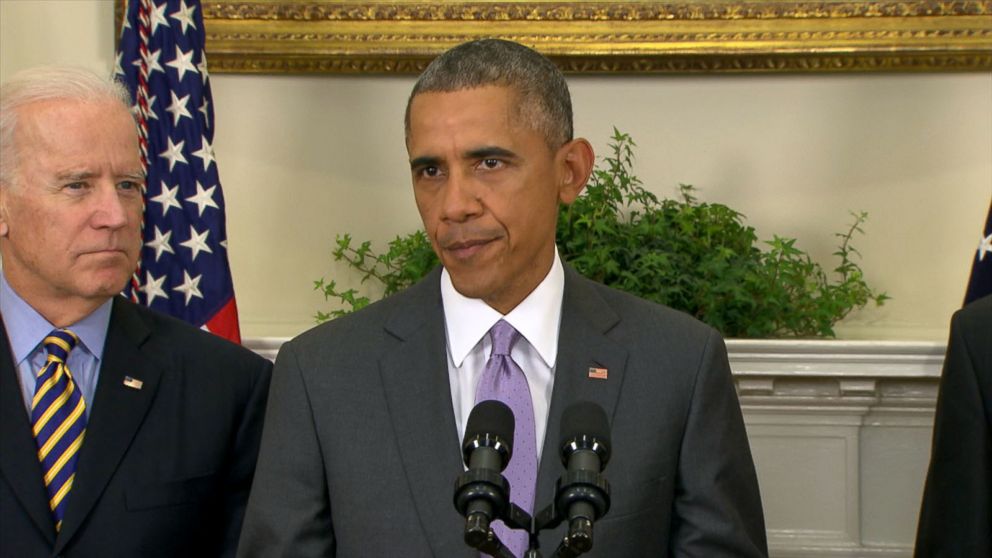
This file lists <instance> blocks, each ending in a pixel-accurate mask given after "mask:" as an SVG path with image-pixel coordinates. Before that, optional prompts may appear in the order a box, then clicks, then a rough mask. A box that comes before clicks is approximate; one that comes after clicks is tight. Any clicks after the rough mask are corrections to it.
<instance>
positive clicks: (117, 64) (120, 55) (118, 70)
mask: <svg viewBox="0 0 992 558" xmlns="http://www.w3.org/2000/svg"><path fill="white" fill-rule="evenodd" d="M124 21H127V19H125V20H124ZM123 60H124V51H123V50H121V51H118V52H117V58H116V59H115V60H114V75H115V76H122V75H124V67H123V66H121V62H123Z"/></svg>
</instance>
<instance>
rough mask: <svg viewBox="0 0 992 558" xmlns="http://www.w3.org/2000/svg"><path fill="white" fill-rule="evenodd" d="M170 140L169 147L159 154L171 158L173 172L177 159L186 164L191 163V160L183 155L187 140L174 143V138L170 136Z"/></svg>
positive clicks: (170, 163)
mask: <svg viewBox="0 0 992 558" xmlns="http://www.w3.org/2000/svg"><path fill="white" fill-rule="evenodd" d="M168 140H169V147H168V148H166V150H165V151H163V152H161V153H159V154H158V156H159V157H162V158H165V159H168V160H169V172H172V167H174V166H176V161H179V162H180V163H186V164H189V162H188V161H187V160H186V157H184V156H183V145H185V144H186V140H182V141H180V142H179V143H172V138H168Z"/></svg>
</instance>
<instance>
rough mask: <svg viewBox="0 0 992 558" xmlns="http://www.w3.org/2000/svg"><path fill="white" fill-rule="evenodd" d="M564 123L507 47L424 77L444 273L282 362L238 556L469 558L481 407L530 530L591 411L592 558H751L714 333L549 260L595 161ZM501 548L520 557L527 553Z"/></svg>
mask: <svg viewBox="0 0 992 558" xmlns="http://www.w3.org/2000/svg"><path fill="white" fill-rule="evenodd" d="M571 121H572V110H571V101H570V98H569V93H568V88H567V85H566V83H565V80H564V78H563V76H562V75H561V73H560V72H559V71H558V70H557V69H556V68H555V67H554V65H553V64H552V63H551V62H550V61H548V60H547V59H546V58H544V57H543V56H541V55H539V54H537V53H536V52H534V51H532V50H530V49H528V48H526V47H523V46H521V45H518V44H515V43H510V42H506V41H498V40H484V41H477V42H472V43H466V44H464V45H461V46H459V47H456V48H455V49H453V50H450V51H448V52H447V53H445V54H443V55H442V56H441V57H439V58H438V59H436V60H435V61H434V62H432V63H431V65H430V66H429V67H428V68H427V69H426V70H425V72H424V73H423V74H422V75H421V77H420V79H419V80H418V82H417V84H416V86H415V87H414V90H413V93H412V94H411V97H410V101H409V104H408V106H407V119H406V134H407V150H408V153H409V159H410V165H411V171H412V175H413V189H414V195H415V198H416V202H417V207H418V209H419V211H420V215H421V217H422V219H423V222H424V226H425V229H426V231H427V235H428V236H429V237H430V240H431V243H432V245H433V247H434V250H435V251H436V252H437V254H438V256H439V257H440V259H441V262H442V264H443V267H442V268H439V269H436V270H434V271H433V272H432V273H430V274H429V275H428V276H427V278H426V279H424V280H423V281H421V282H420V283H418V284H416V285H415V286H413V287H411V288H410V289H407V290H406V291H404V292H401V293H399V294H397V295H394V296H392V297H390V298H388V299H386V300H384V301H381V302H379V303H377V304H373V305H371V306H370V307H368V308H366V309H364V310H362V311H359V312H357V313H355V314H352V315H350V316H347V317H344V318H340V319H337V320H334V321H332V322H330V323H327V324H324V325H322V326H320V327H317V328H315V329H313V330H311V331H309V332H307V333H305V334H303V335H301V336H300V337H298V338H296V339H294V340H293V341H291V342H289V343H288V344H286V345H285V346H284V347H283V348H282V350H281V351H280V354H279V357H278V359H277V363H276V372H275V374H274V379H273V386H272V393H271V396H270V399H269V407H268V411H267V423H266V427H265V432H264V433H263V440H262V450H261V453H260V455H259V466H258V473H257V475H256V478H255V483H254V486H253V488H252V495H251V499H250V501H249V504H248V512H247V515H246V518H245V528H244V531H243V533H242V540H241V546H240V549H239V555H240V556H246V557H248V556H251V557H254V556H266V557H268V556H294V557H301V558H302V557H310V556H338V557H341V558H344V557H349V558H350V557H358V556H407V557H428V556H434V557H439V558H440V557H444V558H448V557H454V556H465V557H469V556H477V555H478V553H477V552H476V551H474V550H472V549H470V548H469V547H468V546H466V544H465V542H463V532H464V529H465V519H464V518H463V517H461V516H460V515H459V513H458V512H457V511H456V510H455V507H454V505H453V504H452V494H453V486H454V482H455V479H456V477H457V476H458V475H459V474H460V473H462V471H463V470H464V467H463V464H462V456H461V451H460V440H461V438H462V435H463V433H464V431H465V423H466V420H467V417H468V415H469V413H470V411H471V409H472V408H473V406H474V405H475V404H476V402H477V401H480V400H485V399H492V398H495V399H500V400H505V401H512V404H514V405H518V406H519V407H517V408H515V409H514V415H515V417H516V430H515V433H514V445H513V457H512V458H511V460H510V464H509V466H508V468H507V471H510V470H511V469H514V467H515V464H517V463H519V464H520V466H521V469H519V472H517V473H513V474H510V473H508V474H507V476H508V477H513V478H514V479H516V480H514V481H511V485H510V494H511V500H512V501H513V502H515V503H518V505H521V507H523V508H525V509H526V511H528V512H531V513H534V512H538V511H539V510H540V509H541V508H543V507H545V506H546V505H547V504H549V503H550V501H551V499H552V497H553V495H554V492H555V486H554V485H555V481H556V479H557V478H558V477H559V475H561V473H562V472H563V467H562V465H561V461H560V459H559V456H558V453H559V443H560V442H559V436H560V429H561V415H562V412H563V411H564V410H565V408H566V407H569V406H570V405H571V404H573V403H575V402H578V401H592V402H595V403H597V404H598V405H600V406H601V407H602V408H603V409H604V410H605V411H606V414H607V416H608V417H609V422H610V424H611V428H612V446H613V456H612V459H611V461H610V463H609V467H608V469H607V470H606V476H607V477H608V479H609V482H610V485H611V489H612V508H611V509H610V510H609V513H608V514H607V515H606V516H605V517H604V518H603V519H601V520H599V521H597V522H596V524H595V536H594V541H595V542H594V548H593V551H592V552H591V554H589V555H590V556H599V557H611V558H624V557H635V556H638V557H640V556H659V557H660V556H690V555H691V556H707V557H719V556H728V557H730V556H733V557H735V558H741V557H750V556H764V555H766V553H767V552H766V548H765V547H766V543H765V533H764V524H763V519H762V510H761V502H760V497H759V494H758V486H757V481H756V476H755V471H754V466H753V463H752V459H751V454H750V450H749V448H748V442H747V438H746V435H745V430H744V424H743V420H742V417H741V412H740V407H739V404H738V401H737V396H736V393H735V391H734V386H733V382H732V379H731V375H730V369H729V366H728V363H727V355H726V349H725V347H724V344H723V341H722V339H721V338H720V336H719V335H718V334H717V333H716V332H715V331H713V330H712V329H711V328H709V327H707V326H705V325H703V324H701V323H699V322H697V321H695V320H694V319H692V318H690V317H688V316H686V315H684V314H680V313H678V312H675V311H673V310H670V309H667V308H664V307H661V306H658V305H655V304H652V303H649V302H646V301H644V300H640V299H637V298H635V297H633V296H630V295H627V294H624V293H621V292H618V291H615V290H612V289H609V288H607V287H604V286H602V285H599V284H596V283H594V282H592V281H589V280H587V279H584V278H582V277H580V276H579V275H578V274H577V273H576V272H575V271H573V270H572V269H571V268H570V267H568V266H567V265H564V264H563V263H562V262H561V261H560V259H559V257H558V253H557V250H556V248H555V223H556V215H557V211H558V206H559V204H562V203H564V204H567V203H570V202H572V201H573V200H574V199H575V198H576V196H578V194H579V193H580V191H581V190H582V188H583V187H584V186H585V184H586V181H587V179H588V177H589V175H590V172H591V169H592V166H593V159H594V157H593V151H592V147H591V146H590V145H589V143H588V142H587V141H586V140H584V139H573V137H572V124H571ZM506 324H509V326H507V325H506ZM506 337H509V339H510V342H509V344H508V346H509V349H507V348H506V347H507V344H505V341H503V340H504V339H506ZM498 347H503V348H498ZM507 352H509V359H508V358H507V355H506V353H507ZM487 359H488V360H487ZM509 361H512V365H511V363H510V362H509ZM494 363H495V364H494ZM521 376H523V378H524V379H525V380H526V381H525V383H523V384H519V383H517V384H513V382H518V381H519V379H520V377H521ZM507 384H512V385H517V386H519V387H518V388H516V390H515V391H513V392H512V393H507V392H506V391H505V390H504V389H503V387H504V386H505V385H507ZM492 390H495V391H496V392H498V393H497V394H496V395H492V394H490V391H492ZM521 392H523V393H524V394H525V396H524V397H518V396H519V394H520V393H521ZM518 408H519V409H526V410H525V411H519V412H518V410H517V409H518ZM522 424H525V425H527V426H526V427H522V426H521V425H522ZM527 446H532V447H530V450H528V449H527ZM534 451H536V452H537V455H535V454H534ZM542 456H543V457H542ZM538 460H539V466H538ZM527 467H531V470H530V473H529V475H530V476H529V477H528V474H527ZM535 471H536V473H535ZM515 475H516V476H515ZM535 477H536V478H535ZM496 523H499V522H496ZM500 529H502V527H499V526H498V525H497V530H500ZM563 529H564V527H559V528H558V529H556V530H554V531H546V532H543V533H542V534H541V537H540V542H541V548H542V549H543V551H544V552H545V555H550V553H551V552H552V551H553V550H554V549H555V548H556V547H557V545H558V544H559V542H560V541H561V540H562V535H563V532H564V531H563ZM497 534H498V536H499V538H500V539H501V540H502V541H503V542H504V543H507V546H508V547H510V548H512V549H514V550H513V551H514V553H515V555H517V556H520V555H522V550H521V549H522V548H523V547H522V546H520V545H522V544H523V545H525V544H526V537H523V540H521V538H520V537H518V536H515V534H514V533H513V532H512V531H507V530H505V529H503V530H502V531H498V532H497Z"/></svg>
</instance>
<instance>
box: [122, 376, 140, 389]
mask: <svg viewBox="0 0 992 558" xmlns="http://www.w3.org/2000/svg"><path fill="white" fill-rule="evenodd" d="M124 385H125V386H127V387H129V388H131V389H141V386H143V385H145V382H142V381H141V380H136V379H134V378H132V377H131V376H124Z"/></svg>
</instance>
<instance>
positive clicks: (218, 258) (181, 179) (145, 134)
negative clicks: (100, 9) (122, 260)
mask: <svg viewBox="0 0 992 558" xmlns="http://www.w3.org/2000/svg"><path fill="white" fill-rule="evenodd" d="M125 1H126V7H125V15H124V18H123V25H122V28H121V38H120V49H119V51H118V53H117V65H116V68H115V71H116V73H117V75H118V78H119V79H120V80H121V81H123V82H124V83H125V84H126V85H127V87H128V89H129V90H130V91H131V97H132V99H134V101H135V104H134V112H135V115H136V117H137V120H138V122H139V125H140V126H139V127H140V136H141V138H140V139H141V151H142V158H143V160H144V164H145V169H146V171H147V183H146V191H145V214H144V233H143V234H144V241H145V246H144V249H143V250H142V254H141V261H140V263H139V267H138V269H137V270H136V272H135V274H134V277H133V278H132V281H131V284H130V285H129V286H128V288H127V289H126V291H125V292H126V294H127V295H129V296H131V297H132V299H134V300H137V301H138V302H141V303H144V304H146V305H147V306H149V307H151V308H154V309H156V310H160V311H162V312H165V313H167V314H171V315H173V316H177V317H179V318H181V319H184V320H186V321H187V322H190V323H192V324H193V325H195V326H198V327H202V328H204V329H207V330H208V331H211V332H213V333H215V334H217V335H220V336H221V337H225V338H227V339H230V340H232V341H235V342H240V341H241V335H240V332H239V330H238V310H237V306H236V305H235V302H234V287H233V285H232V283H231V269H230V267H229V265H228V262H227V232H226V230H225V225H224V196H223V194H222V193H221V188H220V178H219V175H218V172H217V162H216V161H215V160H214V152H213V146H212V142H213V138H214V118H213V116H214V112H213V105H212V102H211V95H210V79H209V75H208V74H207V59H206V54H205V52H204V39H205V33H204V29H203V15H202V14H201V9H200V3H199V0H125Z"/></svg>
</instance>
